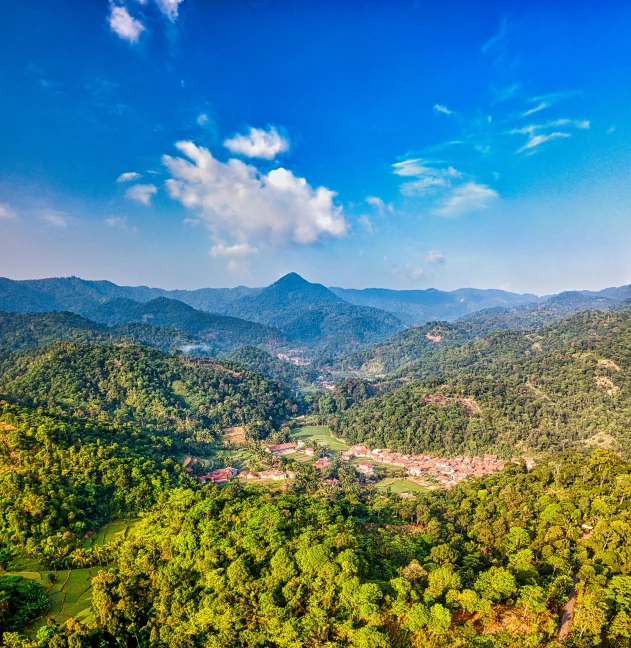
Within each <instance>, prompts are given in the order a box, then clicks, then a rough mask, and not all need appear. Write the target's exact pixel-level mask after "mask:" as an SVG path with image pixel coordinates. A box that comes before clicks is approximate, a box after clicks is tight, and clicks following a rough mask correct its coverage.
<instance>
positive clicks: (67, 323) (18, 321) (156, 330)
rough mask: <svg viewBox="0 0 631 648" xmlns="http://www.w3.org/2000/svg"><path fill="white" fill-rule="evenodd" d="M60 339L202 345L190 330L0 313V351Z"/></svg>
mask: <svg viewBox="0 0 631 648" xmlns="http://www.w3.org/2000/svg"><path fill="white" fill-rule="evenodd" d="M59 341H65V342H86V343H88V342H92V343H108V342H109V343H119V344H123V343H135V344H144V345H147V346H153V347H156V348H158V349H162V350H164V351H168V350H170V349H181V348H183V347H184V348H186V347H203V346H204V343H203V342H202V340H201V339H200V338H199V337H197V336H195V335H193V334H192V333H187V332H185V331H180V330H179V329H175V328H170V327H163V326H153V325H151V324H141V323H138V324H123V325H118V326H107V325H105V324H98V323H97V322H93V321H91V320H88V319H85V318H83V317H81V316H80V315H75V314H74V313H69V312H50V313H3V312H0V352H2V351H14V350H17V349H28V348H33V347H39V346H45V345H47V344H50V343H51V342H59Z"/></svg>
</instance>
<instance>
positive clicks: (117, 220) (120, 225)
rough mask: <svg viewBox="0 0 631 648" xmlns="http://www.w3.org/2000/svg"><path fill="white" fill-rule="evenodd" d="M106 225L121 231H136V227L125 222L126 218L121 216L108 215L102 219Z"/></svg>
mask: <svg viewBox="0 0 631 648" xmlns="http://www.w3.org/2000/svg"><path fill="white" fill-rule="evenodd" d="M103 222H104V223H105V224H106V225H107V226H108V227H112V228H114V229H120V230H122V231H123V232H137V231H138V228H137V227H136V226H134V225H130V224H129V223H128V222H127V218H125V217H122V216H110V217H109V218H106V219H105V220H104V221H103Z"/></svg>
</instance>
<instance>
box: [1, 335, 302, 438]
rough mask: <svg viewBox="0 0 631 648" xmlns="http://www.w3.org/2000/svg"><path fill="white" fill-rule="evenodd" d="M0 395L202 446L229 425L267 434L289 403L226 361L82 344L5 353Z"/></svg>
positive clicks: (274, 386) (266, 382) (274, 387)
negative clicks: (171, 435) (190, 439)
mask: <svg viewBox="0 0 631 648" xmlns="http://www.w3.org/2000/svg"><path fill="white" fill-rule="evenodd" d="M0 394H4V395H5V397H8V398H11V399H12V400H15V401H17V402H19V403H22V404H25V405H28V406H31V407H40V406H42V407H47V408H48V409H51V410H57V411H60V412H67V413H69V414H72V415H74V416H80V417H87V418H96V419H99V420H103V421H111V422H112V423H116V424H133V425H141V426H145V427H147V428H149V429H154V430H157V431H161V432H169V433H177V434H182V435H185V436H191V437H193V438H196V439H198V440H206V441H211V440H213V439H215V438H216V437H217V436H218V434H219V433H220V430H221V428H222V427H226V426H231V425H244V424H245V425H247V426H248V427H249V429H251V431H252V433H253V434H254V435H257V436H265V435H266V434H267V433H268V432H269V431H270V430H271V429H272V428H273V427H277V426H278V425H279V424H280V423H281V422H282V421H283V420H284V419H285V418H286V417H287V416H288V415H289V413H290V411H291V408H292V405H293V401H292V398H291V396H290V394H289V393H287V392H286V391H285V389H284V388H283V387H281V386H280V385H279V384H278V383H277V382H275V381H273V380H270V379H267V378H264V377H262V376H261V375H260V374H258V373H255V372H253V371H250V370H248V369H245V368H243V367H240V366H238V365H235V364H232V363H229V362H226V363H220V362H210V361H207V362H203V361H190V360H187V359H185V358H183V357H174V356H170V355H166V354H164V353H162V352H160V351H158V350H156V349H150V348H147V347H142V346H111V345H98V344H79V343H58V344H54V345H52V346H50V347H45V348H43V349H35V350H31V351H27V352H23V353H13V354H11V355H9V356H8V357H6V358H5V359H4V360H2V361H1V362H0Z"/></svg>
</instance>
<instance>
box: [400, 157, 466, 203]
mask: <svg viewBox="0 0 631 648" xmlns="http://www.w3.org/2000/svg"><path fill="white" fill-rule="evenodd" d="M434 165H435V163H432V162H430V161H427V160H423V159H421V158H413V159H410V160H403V161H402V162H396V163H395V164H393V165H392V172H393V173H394V174H395V175H398V176H401V177H403V178H415V179H414V180H408V181H406V182H404V183H403V184H402V185H401V193H402V194H403V195H405V196H425V195H427V194H429V193H433V192H436V191H438V190H440V189H441V188H445V187H451V186H452V181H453V180H454V179H455V178H459V177H461V173H460V172H459V171H457V170H456V169H454V167H453V166H447V167H444V166H443V167H439V166H434Z"/></svg>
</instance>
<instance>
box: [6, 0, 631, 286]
mask: <svg viewBox="0 0 631 648" xmlns="http://www.w3.org/2000/svg"><path fill="white" fill-rule="evenodd" d="M629 24H631V6H630V5H629V3H627V2H615V1H612V2H607V1H605V2H602V1H600V2H581V1H576V0H573V1H572V2H566V1H565V0H555V2H539V1H537V0H534V1H532V2H529V3H523V2H516V1H513V2H511V1H510V0H508V1H507V0H502V1H498V2H493V1H489V2H476V3H472V2H464V1H463V2H428V1H423V0H391V1H389V2H382V1H380V0H364V1H361V2H360V1H351V0H335V1H334V0H111V1H108V0H56V1H55V2H51V1H50V0H5V1H4V2H3V20H2V21H0V276H7V277H11V278H14V279H31V278H41V277H49V276H70V275H75V276H80V277H83V278H86V279H109V280H111V281H114V282H116V283H119V284H126V285H140V284H143V285H150V286H159V287H163V288H199V287H206V286H209V287H213V286H235V285H240V284H245V285H252V286H261V285H266V284H269V283H271V282H273V281H275V280H276V279H278V278H279V277H280V276H282V275H283V274H285V273H287V272H292V271H294V272H298V273H300V274H301V275H303V276H304V277H305V278H307V279H309V280H311V281H317V282H321V283H324V284H326V285H332V286H344V287H354V288H364V287H373V286H377V287H386V288H397V289H414V288H418V289H421V288H429V287H435V288H440V289H444V290H452V289H456V288H461V287H477V288H503V289H506V290H511V291H515V292H534V293H537V294H549V293H552V292H558V291H561V290H569V289H599V288H603V287H606V286H613V285H622V284H628V283H631V255H630V254H629V253H628V251H629V249H630V248H631V218H630V215H631V214H630V207H631V182H629V180H630V170H631V155H630V153H631V113H630V112H629V106H630V105H631V84H630V83H629V79H630V78H631V74H630V73H631V39H630V38H629V30H628V26H629Z"/></svg>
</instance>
